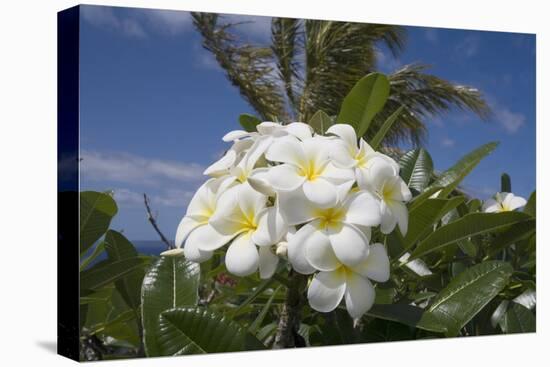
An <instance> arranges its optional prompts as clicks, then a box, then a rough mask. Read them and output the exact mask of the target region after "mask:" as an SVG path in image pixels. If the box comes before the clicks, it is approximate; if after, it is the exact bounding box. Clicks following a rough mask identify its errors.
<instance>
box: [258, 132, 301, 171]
mask: <svg viewBox="0 0 550 367" xmlns="http://www.w3.org/2000/svg"><path fill="white" fill-rule="evenodd" d="M265 156H266V158H267V159H269V160H270V161H272V162H282V163H290V164H293V165H295V166H297V167H300V166H302V165H303V164H304V162H306V159H305V153H304V150H303V148H302V146H301V145H300V142H299V141H298V140H297V139H296V138H294V137H288V138H286V137H285V138H279V139H278V140H276V141H275V142H274V143H273V144H272V145H271V146H270V147H269V149H268V150H267V152H266V154H265Z"/></svg>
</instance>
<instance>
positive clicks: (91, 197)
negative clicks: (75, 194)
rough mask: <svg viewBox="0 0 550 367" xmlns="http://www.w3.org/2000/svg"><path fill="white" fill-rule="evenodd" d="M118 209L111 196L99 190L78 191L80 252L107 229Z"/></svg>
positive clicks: (82, 252) (83, 251)
mask: <svg viewBox="0 0 550 367" xmlns="http://www.w3.org/2000/svg"><path fill="white" fill-rule="evenodd" d="M117 211H118V208H117V205H116V203H115V201H114V200H113V198H112V197H111V196H110V195H108V194H104V193H101V192H95V191H83V192H81V193H80V254H84V253H85V252H86V251H87V250H88V249H89V248H90V247H91V246H92V245H93V244H94V243H95V242H96V241H97V240H99V239H100V238H101V236H103V234H104V233H105V232H106V231H107V229H109V225H110V224H111V219H113V217H114V216H115V215H116V213H117Z"/></svg>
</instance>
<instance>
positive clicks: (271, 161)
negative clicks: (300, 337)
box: [169, 122, 411, 318]
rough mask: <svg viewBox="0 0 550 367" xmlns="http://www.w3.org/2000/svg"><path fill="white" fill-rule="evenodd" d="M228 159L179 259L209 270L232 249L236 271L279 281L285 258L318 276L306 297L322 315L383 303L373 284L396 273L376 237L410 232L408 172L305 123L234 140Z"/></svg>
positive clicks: (184, 228)
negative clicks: (219, 254) (219, 253)
mask: <svg viewBox="0 0 550 367" xmlns="http://www.w3.org/2000/svg"><path fill="white" fill-rule="evenodd" d="M223 140H224V141H226V142H230V143H232V145H231V147H230V148H229V150H228V151H227V152H226V153H225V155H224V156H223V157H222V158H221V159H220V160H218V161H217V162H215V163H214V164H212V165H211V166H210V167H208V168H207V169H206V170H205V174H206V175H208V176H211V178H210V179H209V180H208V181H206V182H205V183H204V184H203V185H202V186H201V187H200V188H199V189H198V190H197V192H196V194H195V195H194V197H193V199H192V200H191V202H190V204H189V206H188V208H187V213H186V215H185V217H184V218H183V219H182V220H181V223H180V224H179V227H178V229H177V234H176V246H177V249H176V250H171V251H170V253H169V254H178V253H183V254H184V255H185V256H186V258H187V259H189V260H191V261H196V262H202V261H205V260H207V259H209V258H210V257H211V256H212V254H213V252H214V251H216V250H218V249H222V248H223V249H225V265H226V268H227V270H228V271H229V272H230V273H232V274H234V275H237V276H247V275H250V274H253V273H255V272H259V275H260V277H261V278H269V277H271V276H272V275H273V274H274V273H275V271H276V269H277V267H278V263H279V260H280V258H288V262H289V264H290V266H291V267H292V268H293V270H294V271H296V272H298V273H301V274H307V275H310V274H311V275H312V279H311V281H310V284H309V288H308V291H307V296H308V300H309V304H310V305H311V307H312V308H313V309H315V310H317V311H320V312H329V311H332V310H334V309H335V308H336V307H338V305H339V304H340V303H341V301H342V299H343V298H344V299H345V305H346V308H347V310H348V313H349V314H350V315H351V316H352V317H353V318H358V317H360V316H361V315H363V314H364V313H365V312H366V311H368V310H369V309H370V307H371V306H372V305H373V303H374V298H375V289H374V286H373V284H372V283H371V280H374V281H377V282H385V281H387V280H388V279H389V276H390V264H389V259H388V255H387V253H386V249H385V247H384V246H383V245H382V244H380V243H375V244H372V243H371V231H372V228H374V227H379V228H380V231H381V232H382V233H385V234H387V233H390V232H392V231H393V230H394V229H395V228H396V227H397V228H398V229H399V230H400V231H401V232H402V234H403V235H405V234H406V232H407V224H408V212H407V208H406V205H405V204H406V202H407V201H409V200H410V199H411V193H410V191H409V189H408V187H407V185H406V184H405V183H404V182H403V180H402V179H401V178H400V177H399V166H398V165H397V163H396V162H395V161H394V160H393V159H391V158H390V157H388V156H386V155H384V154H382V153H380V152H376V151H374V150H373V149H372V148H371V147H370V146H369V145H368V144H367V143H366V142H365V141H364V140H363V139H358V138H357V136H356V134H355V131H354V129H353V127H352V126H350V125H347V124H336V125H333V126H331V127H330V129H328V131H327V132H326V134H325V135H318V134H315V133H314V132H313V130H312V128H311V127H310V126H309V125H307V124H304V123H300V122H295V123H291V124H288V125H282V124H279V123H274V122H263V123H261V124H259V125H258V126H257V131H256V132H246V131H241V130H237V131H232V132H230V133H228V134H227V135H225V136H224V137H223Z"/></svg>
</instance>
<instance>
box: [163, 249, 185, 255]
mask: <svg viewBox="0 0 550 367" xmlns="http://www.w3.org/2000/svg"><path fill="white" fill-rule="evenodd" d="M183 252H184V251H183V249H181V248H173V249H170V250H166V251H163V252H161V253H160V256H173V257H180V256H183Z"/></svg>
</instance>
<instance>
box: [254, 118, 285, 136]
mask: <svg viewBox="0 0 550 367" xmlns="http://www.w3.org/2000/svg"><path fill="white" fill-rule="evenodd" d="M256 130H258V132H259V133H260V134H261V135H274V134H276V133H277V131H279V130H283V125H281V124H279V123H277V122H271V121H264V122H262V123H260V124H258V125H256Z"/></svg>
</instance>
